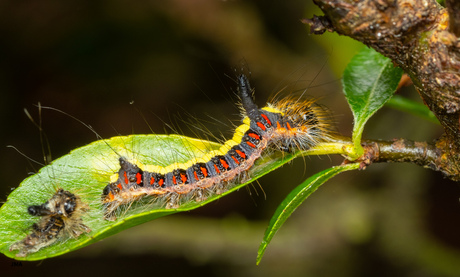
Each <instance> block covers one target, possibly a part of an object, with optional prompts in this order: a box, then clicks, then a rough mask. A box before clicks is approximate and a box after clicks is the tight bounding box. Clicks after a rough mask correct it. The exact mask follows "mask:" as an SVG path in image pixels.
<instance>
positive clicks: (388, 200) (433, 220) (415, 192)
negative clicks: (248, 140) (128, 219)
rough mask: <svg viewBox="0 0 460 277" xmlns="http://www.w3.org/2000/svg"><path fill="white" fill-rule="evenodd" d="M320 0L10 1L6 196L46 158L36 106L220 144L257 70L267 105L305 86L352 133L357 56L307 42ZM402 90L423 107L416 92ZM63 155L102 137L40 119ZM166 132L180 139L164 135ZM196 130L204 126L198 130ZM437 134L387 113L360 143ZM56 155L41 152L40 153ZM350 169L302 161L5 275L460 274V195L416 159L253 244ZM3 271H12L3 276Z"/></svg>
mask: <svg viewBox="0 0 460 277" xmlns="http://www.w3.org/2000/svg"><path fill="white" fill-rule="evenodd" d="M313 13H316V14H321V12H320V11H319V10H318V9H317V8H316V7H315V6H314V5H313V4H312V3H311V1H299V0H290V1H216V0H198V1H189V0H173V1H129V2H128V1H117V0H112V1H71V0H69V1H52V0H42V1H12V0H3V1H1V3H0V93H1V95H2V101H0V113H1V116H0V120H1V121H0V124H1V127H2V130H3V131H2V136H1V138H0V153H1V156H2V157H3V158H2V159H1V161H0V163H1V167H0V168H1V169H0V170H1V176H2V184H1V185H0V193H1V194H0V195H1V198H2V200H5V199H6V197H7V195H8V193H9V192H10V191H11V189H13V188H15V187H17V186H18V184H19V183H20V182H21V181H22V180H23V179H24V178H25V177H27V176H28V174H29V173H30V172H34V171H37V170H38V169H39V168H40V166H39V165H36V164H33V163H30V162H29V160H28V159H26V158H24V157H23V156H21V155H20V154H19V153H18V152H16V151H15V150H13V149H12V148H7V147H6V146H7V145H13V146H14V147H16V148H18V149H19V150H20V151H21V152H22V153H24V154H25V155H27V156H28V157H30V158H31V159H35V160H39V161H43V154H42V148H43V143H41V142H40V138H39V137H40V132H39V130H38V128H36V127H35V126H34V125H33V124H32V123H31V121H30V120H29V119H28V118H27V116H26V115H25V113H24V111H23V109H24V108H27V109H28V111H29V112H30V113H31V114H32V115H33V116H34V117H35V120H37V121H38V120H39V116H38V109H37V108H36V105H37V103H38V102H40V103H41V104H42V105H44V106H50V107H53V108H57V109H60V110H62V111H64V112H66V113H68V114H70V115H72V116H75V117H77V118H78V119H80V120H82V121H83V122H85V123H86V124H88V125H91V126H92V127H93V128H94V129H95V130H96V131H97V132H98V133H99V134H100V136H101V137H103V138H109V137H112V136H115V135H129V134H140V133H147V134H148V133H152V132H155V133H164V132H165V126H166V124H169V125H174V126H175V129H177V130H181V131H180V133H185V134H187V135H190V136H195V134H194V131H195V132H196V130H189V128H188V127H187V124H185V123H184V122H183V121H187V120H188V119H189V118H191V117H196V118H198V119H199V121H200V122H201V123H203V124H204V125H205V126H206V128H207V129H209V130H210V131H211V132H212V133H214V134H220V133H223V134H224V135H226V137H229V136H230V135H231V133H232V127H231V124H230V122H233V123H235V124H238V120H239V115H238V110H237V108H236V106H235V82H234V81H233V78H234V76H235V70H237V71H238V70H240V69H241V68H244V69H245V70H246V71H250V73H251V77H250V78H251V83H252V85H253V87H255V88H256V99H257V102H258V104H259V105H264V104H265V103H266V101H267V100H268V99H270V96H273V95H275V94H276V93H278V92H279V91H281V90H282V92H281V94H282V95H287V94H289V93H298V92H301V91H303V90H305V89H308V92H307V93H308V94H309V95H312V96H313V97H317V98H320V100H319V101H320V103H322V104H324V105H326V106H327V107H328V108H329V109H330V110H331V111H332V113H333V115H334V118H335V121H336V123H337V126H338V127H337V128H338V130H339V131H340V132H341V133H343V134H344V135H347V136H349V135H350V134H351V128H352V116H351V112H350V111H349V108H348V105H347V103H346V101H345V98H344V97H343V95H342V93H341V84H340V78H341V73H342V72H343V69H344V68H345V66H346V64H347V62H348V61H349V60H350V59H351V57H352V56H353V55H354V54H355V53H356V51H358V50H359V49H360V48H361V47H362V45H360V44H359V43H357V42H354V41H352V40H351V39H348V38H346V37H339V36H337V35H335V34H324V35H322V36H313V35H309V32H308V29H307V27H305V26H304V25H303V24H301V23H300V19H301V18H304V17H310V16H312V15H313ZM400 93H402V94H403V95H405V96H407V97H410V98H413V99H418V97H417V95H416V93H415V92H414V90H413V88H410V87H409V88H405V89H403V90H402V91H401V92H400ZM41 120H42V122H43V124H42V125H43V128H44V133H45V134H46V135H47V137H48V140H49V145H50V147H51V153H52V156H53V158H54V159H55V158H58V157H60V156H62V155H65V154H67V153H68V152H69V151H70V150H72V149H74V148H77V147H81V146H83V145H86V144H88V143H90V142H92V141H94V140H96V139H97V138H96V136H95V135H94V134H93V133H92V132H91V131H90V130H89V129H88V128H85V127H84V126H83V125H81V124H79V123H77V122H76V121H75V120H73V119H71V118H70V117H69V116H65V115H63V114H60V113H58V112H53V111H49V110H44V111H43V112H42V115H41ZM166 129H167V130H166V131H167V132H169V133H172V132H173V131H172V130H170V129H168V128H166ZM192 129H193V128H192ZM440 134H441V129H440V127H439V126H436V125H434V124H432V123H430V122H425V121H423V120H421V119H418V118H414V117H413V116H411V115H407V114H404V113H401V112H399V111H394V110H390V109H388V108H384V109H382V110H381V111H379V112H378V113H377V114H376V115H375V116H374V117H373V118H372V119H371V120H370V122H369V123H368V125H367V126H366V130H365V134H364V136H365V138H372V139H392V138H399V137H404V138H408V139H414V140H428V141H431V140H433V139H435V138H436V137H438V136H439V135H440ZM45 146H46V144H45ZM340 162H341V158H340V157H334V156H330V157H325V156H323V157H311V158H310V157H308V158H306V159H304V160H302V159H299V160H298V161H295V162H294V163H292V164H290V165H287V166H285V167H283V168H281V169H280V170H277V171H275V172H272V173H270V174H269V175H268V176H265V177H264V178H262V179H260V181H259V183H260V185H261V187H262V188H263V189H262V188H260V187H259V185H258V184H254V185H253V186H249V187H248V189H241V190H240V191H238V192H235V193H232V194H231V195H229V196H227V197H224V198H222V199H219V200H218V201H216V202H214V203H211V204H209V205H207V206H205V207H202V208H199V209H197V210H195V211H193V212H190V213H184V214H177V215H173V216H170V217H165V218H161V219H159V220H156V221H153V222H149V223H146V224H143V225H141V226H137V227H135V228H132V229H130V230H126V231H124V232H122V233H120V234H118V235H115V236H113V237H111V238H109V239H105V240H104V241H101V242H98V243H96V244H94V245H92V246H90V247H86V248H84V249H81V250H78V251H76V252H72V253H69V254H67V255H63V256H61V257H57V258H53V259H48V260H45V261H43V262H22V266H20V267H14V266H12V262H13V260H11V259H8V258H6V257H4V256H2V257H0V270H1V272H2V274H1V275H2V276H25V275H29V276H30V274H33V275H34V276H49V275H50V274H57V275H60V274H64V275H66V276H81V275H85V276H101V275H102V274H104V275H106V276H132V275H133V274H134V270H135V272H136V273H135V274H149V275H156V276H157V275H163V274H167V275H171V276H175V275H179V274H181V275H188V276H214V275H217V276H280V275H284V276H460V262H459V259H460V238H459V235H458V234H459V233H460V206H459V195H460V190H459V186H458V184H457V183H454V182H452V181H449V180H446V179H443V178H442V176H441V175H440V174H439V173H436V172H432V171H429V170H426V169H422V168H419V167H417V166H415V165H410V164H376V165H372V166H371V167H369V168H368V169H366V170H365V171H360V172H349V173H345V174H343V175H341V176H338V177H336V178H334V179H332V180H331V181H329V182H328V183H327V184H325V185H324V186H323V187H321V189H320V190H318V191H317V192H316V193H315V194H313V196H312V197H310V198H309V199H308V200H307V201H306V202H305V203H304V204H303V205H302V206H301V207H300V208H299V209H298V210H297V211H296V212H295V213H294V215H293V216H292V217H291V218H290V219H289V220H288V221H287V223H286V224H285V225H284V226H283V227H282V228H281V230H280V231H279V232H278V233H277V235H276V236H275V238H274V239H273V241H272V243H271V244H270V245H269V247H268V249H267V252H266V255H265V257H264V259H263V260H262V263H261V264H260V265H259V266H256V265H255V258H256V255H257V249H258V246H259V244H260V242H261V240H262V237H263V234H264V230H265V228H266V226H267V224H268V222H269V219H270V217H271V216H272V214H273V213H274V211H275V209H276V207H277V206H278V205H279V204H280V203H281V201H282V200H283V199H284V197H285V196H286V195H287V194H288V193H289V191H290V190H292V189H293V188H294V187H295V186H296V185H298V184H300V183H301V182H302V181H303V180H304V179H305V178H307V177H308V176H311V175H312V174H314V173H316V172H318V171H320V170H322V169H325V168H327V167H330V166H331V165H336V164H339V163H340ZM4 273H6V275H4Z"/></svg>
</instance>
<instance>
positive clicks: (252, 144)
mask: <svg viewBox="0 0 460 277" xmlns="http://www.w3.org/2000/svg"><path fill="white" fill-rule="evenodd" d="M246 144H247V145H249V146H251V147H252V148H256V146H255V145H254V143H252V142H250V141H246Z"/></svg>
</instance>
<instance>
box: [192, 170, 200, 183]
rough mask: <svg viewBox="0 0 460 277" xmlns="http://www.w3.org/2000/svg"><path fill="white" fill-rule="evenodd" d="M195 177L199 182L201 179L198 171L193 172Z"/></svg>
mask: <svg viewBox="0 0 460 277" xmlns="http://www.w3.org/2000/svg"><path fill="white" fill-rule="evenodd" d="M193 176H195V180H197V181H199V180H200V178H198V174H196V171H193Z"/></svg>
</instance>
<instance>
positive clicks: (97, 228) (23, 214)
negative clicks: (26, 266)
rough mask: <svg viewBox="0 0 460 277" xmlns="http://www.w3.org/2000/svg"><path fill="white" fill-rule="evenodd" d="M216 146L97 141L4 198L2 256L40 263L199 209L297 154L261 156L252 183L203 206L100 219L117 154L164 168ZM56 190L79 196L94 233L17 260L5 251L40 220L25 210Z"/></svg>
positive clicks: (143, 138)
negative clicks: (174, 215)
mask: <svg viewBox="0 0 460 277" xmlns="http://www.w3.org/2000/svg"><path fill="white" fill-rule="evenodd" d="M220 146H221V145H220V144H217V143H214V142H209V141H204V140H197V139H193V138H188V137H183V136H178V135H170V136H168V135H132V136H125V137H114V138H111V139H107V140H100V141H96V142H94V143H91V144H89V145H87V146H84V147H81V148H78V149H75V150H73V151H72V152H71V153H70V154H67V155H65V156H63V157H61V158H59V159H57V160H55V161H54V162H53V163H52V164H50V165H48V166H45V167H43V168H42V169H41V170H40V171H39V172H38V173H37V174H35V175H33V176H31V177H29V178H27V179H25V180H24V181H23V182H22V183H21V185H20V186H19V187H18V188H17V189H15V190H14V191H13V192H12V193H11V194H10V195H9V196H8V199H7V202H6V203H5V204H4V205H3V206H2V207H1V208H0V252H2V253H4V254H5V255H6V256H8V257H11V258H15V259H21V260H41V259H45V258H49V257H54V256H58V255H62V254H64V253H67V252H70V251H73V250H76V249H78V248H81V247H84V246H87V245H90V244H92V243H94V242H96V241H99V240H101V239H103V238H106V237H108V236H110V235H113V234H116V233H118V232H120V231H122V230H125V229H127V228H130V227H133V226H136V225H139V224H142V223H144V222H147V221H150V220H153V219H156V218H159V217H162V216H165V215H169V214H173V213H177V212H181V211H189V210H192V209H195V208H198V207H200V206H203V205H205V204H207V203H209V202H211V201H214V200H216V199H219V198H221V197H223V196H224V195H226V194H228V193H230V192H232V191H235V190H237V189H238V188H240V187H242V186H244V185H246V184H248V183H250V182H252V181H253V180H255V179H257V178H259V177H261V176H263V175H265V174H267V173H268V172H270V171H272V170H274V169H276V168H278V167H280V166H281V165H283V164H285V163H287V162H289V161H290V160H292V159H293V158H294V157H295V156H296V155H300V153H297V154H296V155H286V154H285V155H284V156H283V154H282V153H273V155H271V156H267V157H264V158H262V159H261V160H259V161H258V162H257V163H256V164H255V166H254V167H253V169H252V170H251V177H252V178H251V179H248V180H246V182H245V183H243V184H238V185H236V186H235V187H233V188H231V189H229V190H228V191H226V192H224V193H223V194H220V195H213V196H210V197H209V198H208V199H207V200H205V201H202V202H195V201H189V202H187V203H185V204H183V205H181V207H180V208H179V209H169V210H168V209H163V208H161V207H155V206H154V204H147V205H146V204H145V203H143V204H140V205H135V204H134V205H132V206H131V207H130V208H129V209H128V210H127V211H126V212H125V213H122V214H121V215H118V219H117V220H116V221H107V220H104V219H103V209H102V207H101V193H102V190H103V188H104V187H105V186H106V185H107V184H109V182H110V176H111V175H113V174H114V173H116V172H117V171H118V169H119V163H118V158H119V156H118V154H120V155H122V156H125V157H127V158H128V159H136V160H137V161H139V162H141V163H142V164H145V165H152V164H155V165H161V166H166V165H169V164H171V163H173V162H178V163H181V162H185V161H188V160H189V159H191V158H193V157H199V156H203V153H205V152H208V151H210V150H215V149H218V148H220ZM115 151H116V152H115ZM117 153H118V154H117ZM56 188H63V189H65V190H68V191H70V192H72V193H75V194H77V195H78V196H80V197H81V199H82V201H83V202H84V203H87V204H88V205H89V207H90V210H89V211H88V212H87V213H86V214H84V215H83V217H82V218H83V223H84V224H85V225H87V226H88V227H89V228H90V229H91V230H92V231H91V232H90V233H89V234H83V235H81V236H80V237H79V238H77V239H73V238H70V239H61V240H60V241H58V242H56V243H54V244H52V245H50V246H48V247H45V248H42V249H40V250H39V251H38V252H36V253H31V254H29V255H28V256H27V257H16V256H15V254H16V253H17V251H13V252H10V251H9V247H10V246H11V245H12V244H13V243H14V242H17V241H20V240H22V239H24V238H25V237H26V236H27V234H29V233H30V230H31V226H32V224H33V223H36V222H37V221H38V218H37V217H34V216H31V215H29V214H28V213H27V207H28V206H29V205H38V204H42V203H44V202H46V201H47V200H48V199H49V198H50V197H51V195H52V194H53V193H54V192H55V191H56Z"/></svg>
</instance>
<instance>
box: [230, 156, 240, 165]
mask: <svg viewBox="0 0 460 277" xmlns="http://www.w3.org/2000/svg"><path fill="white" fill-rule="evenodd" d="M231 157H232V159H233V160H234V161H235V163H236V164H240V162H239V161H238V160H237V159H236V158H235V157H233V156H231Z"/></svg>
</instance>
